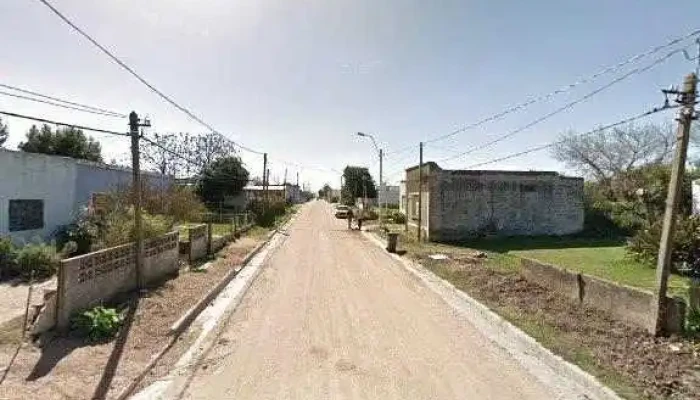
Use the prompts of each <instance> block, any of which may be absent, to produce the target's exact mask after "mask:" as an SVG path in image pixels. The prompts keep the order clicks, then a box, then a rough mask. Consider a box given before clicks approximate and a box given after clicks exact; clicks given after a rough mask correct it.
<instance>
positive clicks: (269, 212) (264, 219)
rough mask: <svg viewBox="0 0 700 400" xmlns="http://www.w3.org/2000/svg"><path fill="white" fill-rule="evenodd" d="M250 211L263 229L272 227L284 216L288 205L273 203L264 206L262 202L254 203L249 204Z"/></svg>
mask: <svg viewBox="0 0 700 400" xmlns="http://www.w3.org/2000/svg"><path fill="white" fill-rule="evenodd" d="M248 210H249V211H251V212H252V213H253V214H254V216H255V222H256V224H258V225H259V226H262V227H271V226H273V225H274V224H275V221H277V218H279V217H281V216H283V215H284V214H285V212H286V211H287V204H286V203H284V202H281V201H279V202H272V203H269V204H267V206H265V205H264V203H263V202H262V201H252V202H250V204H248Z"/></svg>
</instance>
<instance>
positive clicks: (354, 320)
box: [184, 202, 554, 399]
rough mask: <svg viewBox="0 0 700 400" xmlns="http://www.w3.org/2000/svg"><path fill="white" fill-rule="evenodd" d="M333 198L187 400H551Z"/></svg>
mask: <svg viewBox="0 0 700 400" xmlns="http://www.w3.org/2000/svg"><path fill="white" fill-rule="evenodd" d="M346 228H347V223H346V222H345V221H342V220H336V219H335V218H333V216H332V214H331V208H330V206H328V205H327V204H326V203H325V202H314V203H311V204H310V205H307V206H305V207H304V209H303V210H302V211H301V214H300V215H299V217H298V218H297V220H296V222H295V223H294V224H293V226H292V227H291V228H290V229H289V231H288V233H289V237H288V238H287V240H286V242H285V243H284V244H283V245H282V247H281V248H280V249H278V250H277V251H276V253H275V254H274V255H273V256H272V257H271V259H270V260H269V262H268V264H267V265H266V266H265V269H264V270H263V272H262V273H261V274H260V276H259V277H258V279H257V280H256V282H255V283H254V284H253V285H252V286H251V288H250V291H249V292H248V293H247V294H246V297H245V299H244V300H243V302H242V303H241V305H240V307H239V308H238V309H237V310H236V311H235V312H234V314H233V316H232V317H231V319H230V321H229V322H228V326H227V328H226V330H225V333H224V334H223V335H222V337H221V338H220V340H219V341H218V344H217V346H216V347H215V348H214V349H213V350H212V351H211V352H210V353H209V355H208V357H207V359H208V361H206V362H205V363H204V364H203V366H202V367H201V368H200V369H199V370H198V371H197V374H196V376H195V378H194V380H193V381H192V383H191V385H190V386H189V388H188V390H187V392H186V393H185V396H184V397H185V398H187V399H548V398H553V397H554V396H552V394H551V393H549V392H548V391H547V389H546V388H545V387H544V386H542V385H541V384H540V383H539V382H538V381H536V380H535V379H534V378H533V377H532V376H530V375H529V374H528V373H527V372H525V371H524V370H522V369H521V368H520V367H519V365H518V364H517V363H516V362H515V361H513V360H511V359H509V358H508V357H507V356H505V355H504V352H503V351H502V350H500V349H498V348H496V347H495V346H494V345H492V344H491V343H490V342H489V341H488V340H487V339H486V338H484V337H483V336H481V334H480V333H478V332H477V331H476V330H475V328H473V327H472V326H471V325H470V324H469V322H468V321H466V320H465V319H463V318H462V317H461V316H459V315H457V314H456V312H454V311H453V309H452V308H450V307H449V306H448V305H447V304H445V303H444V302H443V301H442V300H441V299H440V298H439V297H438V296H437V295H435V294H434V293H433V292H431V291H430V290H428V289H426V288H425V287H423V285H422V284H420V283H419V282H418V281H416V280H415V279H414V278H412V277H411V276H410V275H409V274H408V273H407V272H406V271H405V270H403V269H402V268H401V267H400V266H398V265H397V264H396V261H394V260H393V259H391V258H390V257H388V256H387V255H386V254H384V252H383V251H382V250H381V249H379V248H377V247H376V246H374V245H373V244H371V243H369V242H368V241H367V239H365V238H364V237H363V236H362V235H361V234H360V233H359V232H356V231H353V232H349V231H348V230H347V229H346Z"/></svg>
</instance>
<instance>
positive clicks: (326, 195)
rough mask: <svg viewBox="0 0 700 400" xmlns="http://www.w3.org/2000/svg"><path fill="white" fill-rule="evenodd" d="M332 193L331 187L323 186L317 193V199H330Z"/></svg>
mask: <svg viewBox="0 0 700 400" xmlns="http://www.w3.org/2000/svg"><path fill="white" fill-rule="evenodd" d="M332 192H333V189H332V188H331V185H329V184H327V183H326V184H325V185H323V187H322V188H321V189H319V191H318V197H319V198H321V199H330V198H331V193H332Z"/></svg>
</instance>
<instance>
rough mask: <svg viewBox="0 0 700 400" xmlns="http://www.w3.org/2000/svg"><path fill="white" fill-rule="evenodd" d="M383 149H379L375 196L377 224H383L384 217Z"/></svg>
mask: <svg viewBox="0 0 700 400" xmlns="http://www.w3.org/2000/svg"><path fill="white" fill-rule="evenodd" d="M383 159H384V150H383V149H379V195H378V196H377V200H378V201H379V226H384V219H383V218H382V214H383V213H384V207H383V204H384V203H382V201H383V200H384V179H383V175H382V174H383V172H384V163H383Z"/></svg>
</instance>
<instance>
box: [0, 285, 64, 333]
mask: <svg viewBox="0 0 700 400" xmlns="http://www.w3.org/2000/svg"><path fill="white" fill-rule="evenodd" d="M55 286H56V278H53V279H51V280H48V281H44V282H40V283H36V284H34V290H33V291H32V301H31V303H32V304H41V303H42V296H43V295H44V288H48V287H55ZM28 293H29V285H28V284H26V283H11V282H3V283H0V325H2V324H4V323H5V322H7V321H10V320H12V319H14V318H17V317H20V316H24V310H25V308H26V306H27V294H28Z"/></svg>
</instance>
